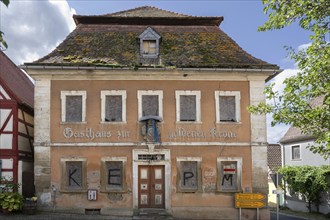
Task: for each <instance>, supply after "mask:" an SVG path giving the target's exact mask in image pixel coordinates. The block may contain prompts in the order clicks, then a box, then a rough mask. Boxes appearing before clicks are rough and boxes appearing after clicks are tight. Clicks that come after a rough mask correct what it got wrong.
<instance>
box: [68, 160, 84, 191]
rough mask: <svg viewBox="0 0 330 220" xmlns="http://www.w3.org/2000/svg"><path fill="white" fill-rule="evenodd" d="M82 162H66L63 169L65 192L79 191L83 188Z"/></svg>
mask: <svg viewBox="0 0 330 220" xmlns="http://www.w3.org/2000/svg"><path fill="white" fill-rule="evenodd" d="M82 166H83V162H82V161H67V162H66V168H65V178H66V188H67V190H69V191H70V190H79V189H82V188H83V167H82Z"/></svg>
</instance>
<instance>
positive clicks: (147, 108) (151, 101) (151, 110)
mask: <svg viewBox="0 0 330 220" xmlns="http://www.w3.org/2000/svg"><path fill="white" fill-rule="evenodd" d="M158 99H159V97H158V95H143V96H142V116H159V106H158V104H159V102H158Z"/></svg>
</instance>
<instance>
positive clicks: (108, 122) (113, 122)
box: [100, 121, 127, 125]
mask: <svg viewBox="0 0 330 220" xmlns="http://www.w3.org/2000/svg"><path fill="white" fill-rule="evenodd" d="M100 124H104V125H123V124H127V122H126V121H100Z"/></svg>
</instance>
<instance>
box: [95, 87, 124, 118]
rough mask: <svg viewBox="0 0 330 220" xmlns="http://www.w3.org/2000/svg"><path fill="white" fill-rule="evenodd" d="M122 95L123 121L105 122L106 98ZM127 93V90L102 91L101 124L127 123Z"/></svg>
mask: <svg viewBox="0 0 330 220" xmlns="http://www.w3.org/2000/svg"><path fill="white" fill-rule="evenodd" d="M115 95H118V96H119V95H120V96H121V97H122V99H121V100H122V121H120V122H118V121H117V122H111V121H105V103H106V96H115ZM126 97H127V95H126V91H125V90H102V91H101V123H126Z"/></svg>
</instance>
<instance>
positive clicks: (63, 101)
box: [61, 90, 87, 124]
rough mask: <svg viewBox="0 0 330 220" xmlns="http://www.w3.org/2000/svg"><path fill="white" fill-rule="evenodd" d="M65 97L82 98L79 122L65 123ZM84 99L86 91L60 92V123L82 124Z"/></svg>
mask: <svg viewBox="0 0 330 220" xmlns="http://www.w3.org/2000/svg"><path fill="white" fill-rule="evenodd" d="M67 96H82V113H81V114H82V115H81V122H80V121H79V122H67V121H66V97H67ZM86 98H87V93H86V91H83V90H79V91H61V107H62V109H61V110H62V112H61V114H62V115H61V116H62V123H70V124H71V123H72V124H74V123H84V122H86Z"/></svg>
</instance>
